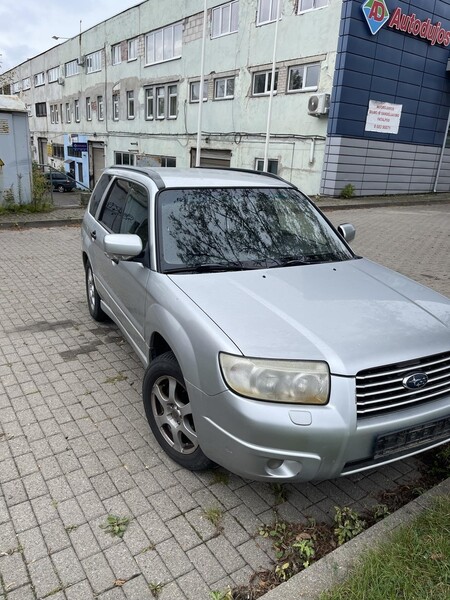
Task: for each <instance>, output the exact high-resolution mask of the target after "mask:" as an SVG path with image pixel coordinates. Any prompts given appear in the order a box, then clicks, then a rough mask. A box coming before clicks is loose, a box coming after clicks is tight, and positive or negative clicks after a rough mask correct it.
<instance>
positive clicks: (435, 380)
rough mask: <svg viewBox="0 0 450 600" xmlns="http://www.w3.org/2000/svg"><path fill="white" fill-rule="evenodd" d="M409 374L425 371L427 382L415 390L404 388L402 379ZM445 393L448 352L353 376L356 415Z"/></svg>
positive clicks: (449, 380) (449, 385) (449, 388)
mask: <svg viewBox="0 0 450 600" xmlns="http://www.w3.org/2000/svg"><path fill="white" fill-rule="evenodd" d="M413 373H426V374H427V376H428V382H427V384H426V385H425V386H424V387H422V388H420V389H416V390H410V389H406V388H405V387H404V386H403V384H402V381H403V379H404V378H405V377H407V376H408V375H410V374H413ZM446 394H450V352H446V353H445V354H436V355H434V356H427V357H425V358H418V359H417V360H410V361H407V362H404V363H397V364H393V365H386V366H384V367H376V368H375V369H366V370H365V371H360V372H359V373H358V374H357V375H356V409H357V410H356V412H357V415H358V416H359V417H364V416H371V415H378V414H385V413H388V412H392V411H395V410H399V409H401V408H407V407H410V406H413V405H416V404H424V403H426V402H430V401H432V400H436V399H437V398H440V397H442V396H444V395H446Z"/></svg>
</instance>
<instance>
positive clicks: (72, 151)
mask: <svg viewBox="0 0 450 600" xmlns="http://www.w3.org/2000/svg"><path fill="white" fill-rule="evenodd" d="M67 156H71V157H72V158H82V156H83V155H82V154H81V150H75V149H74V147H73V146H67ZM79 181H81V179H79Z"/></svg>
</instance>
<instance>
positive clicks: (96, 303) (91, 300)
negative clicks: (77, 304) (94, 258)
mask: <svg viewBox="0 0 450 600" xmlns="http://www.w3.org/2000/svg"><path fill="white" fill-rule="evenodd" d="M86 296H87V301H88V307H89V313H90V315H91V317H92V318H93V319H94V321H100V322H101V321H106V319H107V318H108V317H107V315H106V313H105V312H103V309H102V307H101V305H100V296H99V295H98V292H97V288H96V287H95V280H94V273H93V272H92V267H91V264H90V263H89V262H87V263H86Z"/></svg>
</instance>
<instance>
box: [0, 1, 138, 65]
mask: <svg viewBox="0 0 450 600" xmlns="http://www.w3.org/2000/svg"><path fill="white" fill-rule="evenodd" d="M141 1H142V0H74V1H71V0H0V73H3V72H4V71H8V70H9V69H11V68H12V67H15V66H16V65H19V64H20V63H22V62H24V61H25V60H26V59H27V58H31V57H33V56H35V55H36V54H40V53H41V52H44V50H48V49H49V48H51V47H52V46H55V45H56V44H58V42H57V41H55V40H52V36H53V35H58V36H61V37H73V36H74V35H77V34H78V33H79V32H80V19H81V20H82V23H81V29H82V31H85V30H86V29H89V28H90V27H92V26H93V25H96V24H97V23H100V22H101V21H104V20H105V19H107V18H109V17H112V16H113V15H116V14H117V13H119V12H122V11H123V10H125V9H127V8H129V7H130V6H134V5H136V4H140V2H141Z"/></svg>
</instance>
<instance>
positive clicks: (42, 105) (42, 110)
mask: <svg viewBox="0 0 450 600" xmlns="http://www.w3.org/2000/svg"><path fill="white" fill-rule="evenodd" d="M38 107H39V108H38ZM34 113H35V116H36V117H46V116H47V102H36V103H35V104H34Z"/></svg>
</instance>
